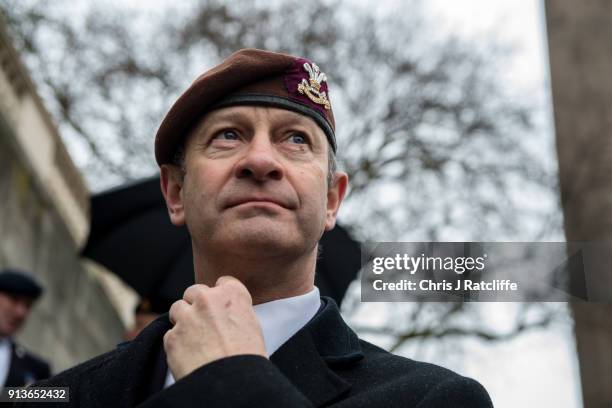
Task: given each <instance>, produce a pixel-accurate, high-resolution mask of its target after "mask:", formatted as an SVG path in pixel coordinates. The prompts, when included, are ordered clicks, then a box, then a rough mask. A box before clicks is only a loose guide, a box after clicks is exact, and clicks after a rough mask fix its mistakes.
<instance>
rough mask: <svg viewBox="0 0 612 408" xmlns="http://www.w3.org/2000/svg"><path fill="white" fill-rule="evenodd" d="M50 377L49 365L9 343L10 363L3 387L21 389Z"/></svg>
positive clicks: (16, 345) (18, 346)
mask: <svg viewBox="0 0 612 408" xmlns="http://www.w3.org/2000/svg"><path fill="white" fill-rule="evenodd" d="M50 376H51V369H50V368H49V364H48V363H47V362H46V361H44V360H42V359H41V358H39V357H36V356H34V355H33V354H30V353H28V352H27V351H25V349H24V348H23V347H21V346H20V345H19V344H15V343H14V342H11V362H10V366H9V371H8V374H7V376H6V381H5V382H4V386H5V387H22V386H24V385H28V384H31V383H33V382H35V381H40V380H44V379H45V378H49V377H50Z"/></svg>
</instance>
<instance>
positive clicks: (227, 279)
mask: <svg viewBox="0 0 612 408" xmlns="http://www.w3.org/2000/svg"><path fill="white" fill-rule="evenodd" d="M228 284H238V285H240V286H244V285H243V284H242V282H240V281H239V280H238V279H236V278H234V277H233V276H229V275H225V276H221V277H220V278H219V279H217V282H215V287H217V286H221V285H228Z"/></svg>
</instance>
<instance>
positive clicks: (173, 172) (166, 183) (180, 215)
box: [160, 164, 185, 226]
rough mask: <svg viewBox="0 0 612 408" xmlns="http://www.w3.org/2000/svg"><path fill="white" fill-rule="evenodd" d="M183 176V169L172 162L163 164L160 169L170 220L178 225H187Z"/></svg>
mask: <svg viewBox="0 0 612 408" xmlns="http://www.w3.org/2000/svg"><path fill="white" fill-rule="evenodd" d="M183 177H184V175H183V174H181V170H180V169H179V168H178V167H176V166H173V165H171V164H163V165H162V166H161V170H160V184H161V190H162V194H163V195H164V199H165V200H166V207H168V215H170V221H171V222H172V224H174V225H176V226H181V225H185V208H184V206H183Z"/></svg>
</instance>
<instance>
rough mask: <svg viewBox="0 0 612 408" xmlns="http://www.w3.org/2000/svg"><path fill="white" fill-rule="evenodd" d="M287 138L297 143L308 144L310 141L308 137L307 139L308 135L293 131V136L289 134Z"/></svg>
mask: <svg viewBox="0 0 612 408" xmlns="http://www.w3.org/2000/svg"><path fill="white" fill-rule="evenodd" d="M287 140H289V141H290V142H292V143H296V144H307V143H308V139H306V136H304V135H302V134H300V133H292V134H291V136H289V138H288V139H287Z"/></svg>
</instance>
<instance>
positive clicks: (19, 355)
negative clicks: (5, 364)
mask: <svg viewBox="0 0 612 408" xmlns="http://www.w3.org/2000/svg"><path fill="white" fill-rule="evenodd" d="M17 347H18V346H17V345H16V344H15V343H13V342H11V360H10V365H9V371H8V374H7V376H6V381H5V382H4V386H5V387H21V386H23V385H24V383H25V379H24V374H25V373H24V367H23V357H24V354H23V353H24V352H23V350H17Z"/></svg>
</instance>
